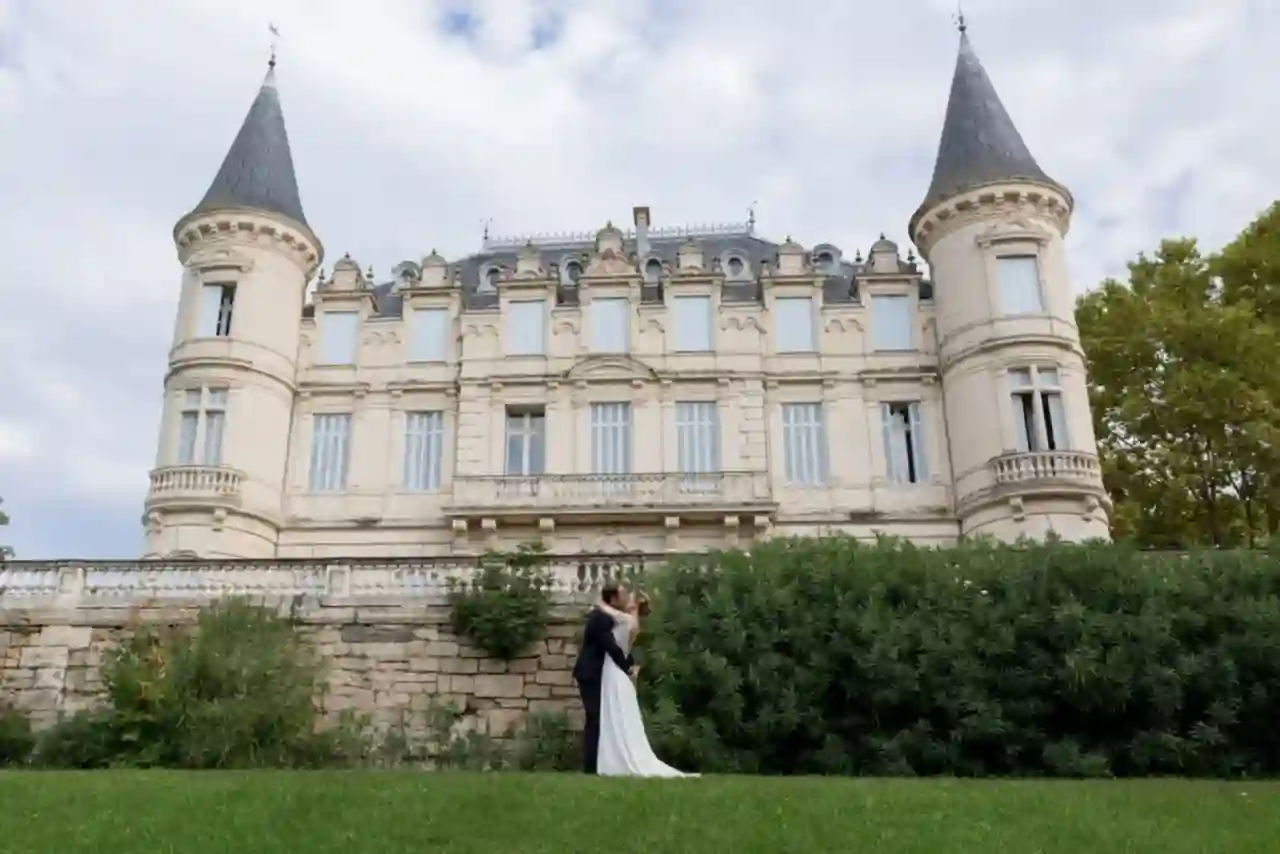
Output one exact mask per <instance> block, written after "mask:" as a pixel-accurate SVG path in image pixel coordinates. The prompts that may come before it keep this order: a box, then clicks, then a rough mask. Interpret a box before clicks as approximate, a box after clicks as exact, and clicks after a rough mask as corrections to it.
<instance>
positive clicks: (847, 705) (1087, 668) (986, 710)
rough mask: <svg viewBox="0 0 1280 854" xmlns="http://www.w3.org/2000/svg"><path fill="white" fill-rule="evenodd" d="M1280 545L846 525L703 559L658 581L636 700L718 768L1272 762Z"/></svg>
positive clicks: (1250, 770) (674, 748)
mask: <svg viewBox="0 0 1280 854" xmlns="http://www.w3.org/2000/svg"><path fill="white" fill-rule="evenodd" d="M1278 558H1280V554H1276V553H1272V552H1266V551H1261V552H1256V551H1255V552H1216V553H1215V552H1203V553H1196V554H1187V555H1178V554H1157V553H1142V552H1138V551H1136V550H1133V549H1129V548H1126V547H1123V546H1115V545H1107V544H1096V545H1085V546H1068V545H1062V544H1048V545H1043V546H1026V547H1017V548H1014V547H1003V546H995V545H988V544H973V545H963V546H960V547H957V548H954V549H941V550H935V549H925V548H918V547H913V546H911V545H909V544H906V543H902V542H895V541H883V542H881V543H878V544H874V545H866V544H859V543H857V542H855V541H854V540H851V539H844V538H834V539H795V540H775V541H770V542H768V543H765V544H761V545H759V546H756V547H754V548H753V550H752V552H751V553H750V554H749V555H748V554H745V553H741V552H731V553H720V554H713V555H710V556H707V557H705V558H700V559H689V560H686V561H683V562H680V563H677V564H675V565H673V566H671V567H669V568H667V569H666V570H665V571H663V572H660V573H658V574H657V575H655V576H654V577H652V579H651V580H650V581H649V584H650V590H649V592H650V593H651V595H652V596H653V600H654V603H655V610H654V614H653V616H652V617H651V618H650V619H649V621H648V624H647V629H646V633H645V634H644V635H643V636H642V645H643V648H644V656H645V657H644V662H643V663H644V673H643V675H642V677H641V679H642V681H641V686H642V688H641V694H642V698H643V699H642V702H644V703H645V704H646V705H647V707H648V713H649V721H650V724H649V726H650V731H651V735H652V736H653V740H654V742H655V746H656V747H657V749H658V751H659V753H660V754H662V755H663V756H664V758H665V759H667V760H668V761H671V762H674V763H675V764H677V765H681V766H686V767H690V768H696V769H699V770H702V771H706V772H727V771H740V772H759V773H768V774H806V773H818V774H875V775H916V774H919V775H925V774H957V775H965V776H978V775H1051V776H1108V775H1116V776H1137V775H1161V774H1177V775H1194V776H1236V775H1253V776H1256V775H1275V774H1276V773H1277V772H1280V560H1278ZM708 568H713V569H714V570H715V571H714V572H707V571H706V570H707V569H708Z"/></svg>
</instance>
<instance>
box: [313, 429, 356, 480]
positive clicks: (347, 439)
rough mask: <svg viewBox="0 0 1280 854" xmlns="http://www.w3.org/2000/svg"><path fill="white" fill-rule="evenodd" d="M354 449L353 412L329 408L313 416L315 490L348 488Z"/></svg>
mask: <svg viewBox="0 0 1280 854" xmlns="http://www.w3.org/2000/svg"><path fill="white" fill-rule="evenodd" d="M350 450H351V415H350V413H345V412H344V413H337V412H326V413H321V414H317V415H314V416H312V433H311V491H312V492H341V491H342V490H344V489H346V488H347V459H348V457H349V456H350Z"/></svg>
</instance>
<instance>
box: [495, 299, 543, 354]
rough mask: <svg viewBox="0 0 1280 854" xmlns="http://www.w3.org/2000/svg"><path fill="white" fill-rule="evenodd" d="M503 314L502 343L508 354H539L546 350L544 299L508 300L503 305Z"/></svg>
mask: <svg viewBox="0 0 1280 854" xmlns="http://www.w3.org/2000/svg"><path fill="white" fill-rule="evenodd" d="M502 313H503V315H504V316H505V319H506V323H505V324H504V329H503V335H502V343H503V351H504V352H505V353H506V354H507V355H508V356H541V355H542V354H544V353H545V352H546V351H547V345H546V342H547V335H546V324H547V311H546V302H545V301H544V300H522V301H520V302H509V303H507V304H506V306H504V307H503V309H502Z"/></svg>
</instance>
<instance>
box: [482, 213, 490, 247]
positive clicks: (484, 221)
mask: <svg viewBox="0 0 1280 854" xmlns="http://www.w3.org/2000/svg"><path fill="white" fill-rule="evenodd" d="M492 222H493V220H492V219H488V218H485V219H482V220H480V224H481V225H483V226H484V237H483V239H484V242H485V243H488V242H489V224H490V223H492Z"/></svg>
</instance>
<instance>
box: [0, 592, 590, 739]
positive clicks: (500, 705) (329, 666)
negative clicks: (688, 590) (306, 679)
mask: <svg viewBox="0 0 1280 854" xmlns="http://www.w3.org/2000/svg"><path fill="white" fill-rule="evenodd" d="M259 601H260V603H261V604H263V605H266V606H269V607H273V608H277V609H279V610H280V611H281V612H282V613H289V612H292V613H293V615H294V616H295V617H297V618H298V619H299V620H300V621H301V626H300V628H299V631H300V632H301V633H302V634H303V635H304V636H305V637H306V638H307V639H308V640H309V641H310V642H311V643H312V644H314V646H315V647H316V649H317V650H318V651H319V653H320V656H321V658H322V660H323V661H324V663H325V666H326V671H327V674H326V675H327V686H326V691H325V694H324V696H323V698H322V703H323V708H324V711H325V713H326V714H327V715H329V716H332V717H336V716H337V715H339V714H340V713H342V712H344V711H347V710H352V711H356V712H363V713H369V714H371V715H372V717H373V719H374V720H375V721H377V722H381V723H387V724H401V723H403V724H405V725H406V726H408V727H409V728H410V729H413V728H416V727H417V726H421V724H422V721H423V718H424V716H423V714H422V713H423V712H425V711H427V710H428V708H429V707H430V705H431V704H432V702H433V701H436V702H451V703H453V704H455V705H457V706H458V707H460V708H464V709H465V710H466V712H467V721H468V726H469V727H470V728H474V729H478V730H479V731H481V732H484V733H487V734H490V735H493V736H504V735H507V734H509V733H510V731H511V729H512V727H514V726H516V725H517V724H518V723H519V722H520V721H521V720H522V719H523V718H524V716H525V715H526V714H528V713H530V712H536V711H566V712H568V713H569V715H570V718H571V719H572V720H574V721H575V723H578V722H580V706H579V704H578V699H577V688H576V686H575V685H574V683H573V678H572V676H571V674H570V670H571V668H572V666H573V659H574V656H575V655H576V654H577V636H578V633H579V629H580V620H581V617H582V614H583V611H584V607H583V606H581V605H576V606H575V605H560V606H557V608H556V610H555V612H554V617H553V619H552V621H551V622H550V624H549V625H548V626H547V632H546V637H545V639H544V640H542V641H540V642H538V643H537V644H536V645H535V646H534V648H533V649H531V650H530V651H529V654H528V656H527V657H525V658H521V659H518V660H516V661H512V662H504V661H496V660H493V659H488V658H485V657H484V655H483V654H482V653H480V652H479V651H478V650H476V649H474V648H473V647H471V646H470V645H468V644H467V642H466V641H465V639H462V638H459V637H456V636H455V635H454V634H453V633H452V632H451V631H450V628H449V608H448V606H447V605H445V604H444V603H442V602H424V601H422V600H417V601H412V600H410V601H400V602H387V603H381V604H369V603H364V604H355V605H353V604H351V603H349V602H348V603H337V602H333V601H324V600H319V599H315V600H309V601H299V600H296V599H294V600H287V601H280V600H275V601H273V600H259ZM198 607H199V605H198V603H196V602H188V603H173V602H165V603H163V604H158V603H151V604H140V605H135V606H133V607H123V606H84V605H80V604H77V605H75V606H69V607H48V606H44V607H38V606H32V607H26V608H5V609H3V610H0V702H4V703H7V704H9V705H13V706H16V707H17V708H19V709H22V710H24V711H27V712H29V713H30V714H31V715H32V718H33V720H34V722H35V723H36V725H37V726H45V725H48V724H50V723H52V722H54V721H55V720H57V718H58V715H59V713H72V712H75V711H78V710H80V709H83V708H86V707H89V706H91V705H93V704H94V703H95V702H97V701H98V699H99V697H100V696H101V692H102V688H103V686H102V662H103V660H104V657H105V655H106V653H107V652H108V651H109V650H110V649H111V648H112V647H113V646H114V645H116V644H118V643H119V642H120V640H121V639H122V638H125V637H128V636H129V634H130V633H132V632H133V631H134V630H135V627H136V626H137V625H138V624H140V623H152V624H162V625H182V624H187V623H190V622H191V621H192V620H193V619H194V617H195V614H196V612H197V609H198Z"/></svg>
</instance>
